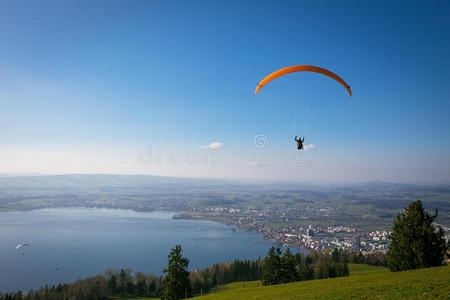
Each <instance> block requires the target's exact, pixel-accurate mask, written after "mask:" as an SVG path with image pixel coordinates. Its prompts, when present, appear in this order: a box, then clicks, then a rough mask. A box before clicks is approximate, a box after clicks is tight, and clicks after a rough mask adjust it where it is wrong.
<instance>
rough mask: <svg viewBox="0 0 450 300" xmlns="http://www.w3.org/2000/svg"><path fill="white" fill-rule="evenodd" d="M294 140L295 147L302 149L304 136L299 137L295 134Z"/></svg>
mask: <svg viewBox="0 0 450 300" xmlns="http://www.w3.org/2000/svg"><path fill="white" fill-rule="evenodd" d="M295 141H296V142H297V149H298V150H303V142H304V141H305V137H303V138H301V139H299V138H297V136H295Z"/></svg>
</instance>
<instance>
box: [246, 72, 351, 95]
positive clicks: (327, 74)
mask: <svg viewBox="0 0 450 300" xmlns="http://www.w3.org/2000/svg"><path fill="white" fill-rule="evenodd" d="M301 71H309V72H316V73H320V74H323V75H325V76H328V77H331V78H333V79H334V80H336V81H337V82H339V83H340V84H342V85H343V86H344V87H345V88H346V90H347V92H348V94H349V95H350V97H351V96H352V91H351V90H350V86H349V85H348V84H347V83H346V82H345V81H344V80H343V79H342V78H341V77H339V76H337V75H336V74H334V73H333V72H330V71H328V70H326V69H324V68H321V67H316V66H307V65H301V66H292V67H287V68H283V69H280V70H278V71H275V72H273V73H272V74H270V75H268V76H267V77H266V78H264V79H263V80H261V82H260V83H259V84H258V86H257V87H256V90H255V95H256V94H258V92H259V90H260V89H261V88H262V87H263V86H264V85H266V84H267V83H268V82H269V81H271V80H273V79H275V78H277V77H280V76H283V75H286V74H289V73H293V72H301Z"/></svg>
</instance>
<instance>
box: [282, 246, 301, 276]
mask: <svg viewBox="0 0 450 300" xmlns="http://www.w3.org/2000/svg"><path fill="white" fill-rule="evenodd" d="M280 273H281V280H282V282H283V283H288V282H293V281H296V280H297V278H298V275H297V269H296V268H295V258H294V256H293V255H292V253H291V250H289V248H287V249H286V251H285V252H284V254H283V256H282V257H281V272H280Z"/></svg>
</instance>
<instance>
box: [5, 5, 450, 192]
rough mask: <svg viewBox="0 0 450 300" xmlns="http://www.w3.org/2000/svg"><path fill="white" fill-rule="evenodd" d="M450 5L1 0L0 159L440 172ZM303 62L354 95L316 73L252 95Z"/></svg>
mask: <svg viewBox="0 0 450 300" xmlns="http://www.w3.org/2000/svg"><path fill="white" fill-rule="evenodd" d="M449 12H450V3H448V2H447V1H433V2H427V1H395V2H392V1H381V2H380V1H378V2H373V3H371V2H358V1H349V2H345V3H342V2H339V3H338V2H335V1H321V2H299V1H284V2H279V1H263V2H259V3H258V5H256V4H255V3H254V2H250V1H248V2H247V1H230V2H225V3H224V2H219V1H195V2H187V1H176V2H171V3H168V2H166V1H151V2H147V1H136V2H133V3H132V5H131V4H130V2H125V1H114V2H113V1H95V2H92V1H73V2H68V1H58V2H57V1H40V2H34V1H20V2H18V1H4V2H2V3H1V4H0V38H1V43H0V105H1V110H0V126H1V128H2V129H3V130H1V131H0V173H43V174H67V173H86V174H93V173H103V174H149V175H150V174H151V175H164V176H182V177H201V178H205V177H206V178H231V179H264V180H273V181H302V182H356V181H371V180H385V181H395V182H447V183H448V182H450V155H449V154H450V118H448V116H449V115H450V85H449V84H448V79H449V78H450V57H449V56H448V53H450V19H449V18H448V14H449ZM297 64H309V65H318V66H322V67H325V68H327V69H329V70H331V71H333V72H335V73H337V74H339V75H340V76H342V77H343V78H344V79H345V80H346V81H347V82H348V83H349V84H350V85H351V88H352V91H353V97H351V98H349V97H348V95H347V93H346V91H345V90H344V89H343V88H342V87H341V86H339V85H338V84H336V83H335V82H334V81H332V80H329V79H327V78H325V77H323V76H321V75H318V74H291V75H289V76H286V77H285V78H283V79H277V80H274V81H273V82H271V83H269V84H268V85H267V86H265V87H264V88H263V89H262V90H261V92H260V93H259V94H258V95H256V96H255V95H254V89H255V87H256V85H257V83H258V82H259V81H260V80H261V79H262V78H263V77H264V76H266V75H267V74H269V73H271V72H273V71H275V70H276V69H278V68H282V67H286V66H290V65H297ZM296 134H297V135H305V136H306V141H305V144H306V145H308V149H307V150H306V151H303V152H301V153H299V152H298V151H296V150H295V142H294V135H296Z"/></svg>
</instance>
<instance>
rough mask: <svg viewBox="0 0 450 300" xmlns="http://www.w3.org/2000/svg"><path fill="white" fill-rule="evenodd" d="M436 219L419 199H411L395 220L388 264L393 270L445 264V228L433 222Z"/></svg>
mask: <svg viewBox="0 0 450 300" xmlns="http://www.w3.org/2000/svg"><path fill="white" fill-rule="evenodd" d="M436 218H437V210H436V214H435V215H434V216H432V215H431V214H429V213H428V212H427V211H425V209H424V208H423V206H422V202H421V201H420V200H417V201H414V202H411V203H410V204H409V205H408V207H407V208H406V209H405V211H403V212H400V213H399V214H398V215H397V217H395V220H394V226H393V228H392V234H391V235H390V237H389V238H390V240H391V246H390V249H389V252H388V266H389V269H390V270H391V271H406V270H412V269H420V268H428V267H436V266H440V265H442V262H443V260H444V256H445V252H446V248H447V247H446V242H445V239H444V232H443V230H442V228H440V227H439V228H436V227H435V226H434V225H433V222H434V220H435V219H436Z"/></svg>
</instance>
